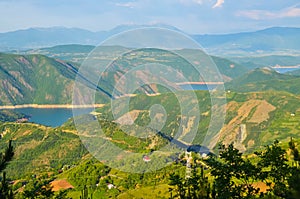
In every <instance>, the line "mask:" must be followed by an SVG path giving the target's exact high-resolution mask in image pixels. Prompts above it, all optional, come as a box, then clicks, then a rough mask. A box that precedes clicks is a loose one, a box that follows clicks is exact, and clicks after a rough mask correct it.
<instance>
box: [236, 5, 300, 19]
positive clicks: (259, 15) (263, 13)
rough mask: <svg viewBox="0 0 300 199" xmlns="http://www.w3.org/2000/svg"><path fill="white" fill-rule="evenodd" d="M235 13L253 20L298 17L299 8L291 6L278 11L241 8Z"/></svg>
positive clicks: (299, 14) (299, 13) (299, 15)
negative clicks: (241, 9)
mask: <svg viewBox="0 0 300 199" xmlns="http://www.w3.org/2000/svg"><path fill="white" fill-rule="evenodd" d="M236 15H237V16H242V17H247V18H250V19H255V20H262V19H279V18H288V17H300V8H297V7H295V6H292V7H288V8H285V9H282V10H279V11H268V10H243V11H239V12H237V13H236Z"/></svg>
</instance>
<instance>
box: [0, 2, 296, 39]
mask: <svg viewBox="0 0 300 199" xmlns="http://www.w3.org/2000/svg"><path fill="white" fill-rule="evenodd" d="M157 23H160V24H167V25H172V26H175V27H177V28H179V29H181V30H183V31H185V32H187V33H190V34H196V33H197V34H224V33H233V32H246V31H254V30H259V29H264V28H268V27H274V26H285V27H300V2H299V0H123V1H122V0H107V1H103V0H0V32H8V31H14V30H19V29H27V28H30V27H52V26H64V27H77V28H83V29H88V30H91V31H101V30H109V29H112V28H114V27H116V26H118V25H124V24H125V25H130V24H138V25H141V24H146V25H151V24H157Z"/></svg>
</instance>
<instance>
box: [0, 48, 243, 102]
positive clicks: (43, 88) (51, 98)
mask: <svg viewBox="0 0 300 199" xmlns="http://www.w3.org/2000/svg"><path fill="white" fill-rule="evenodd" d="M91 48H92V46H79V45H69V46H56V47H53V48H47V49H41V50H38V51H35V52H37V53H44V54H47V55H49V56H53V58H50V57H47V56H44V55H39V54H32V55H31V54H28V55H27V54H26V55H17V54H4V53H0V77H1V80H0V84H1V85H2V86H1V88H0V93H2V94H1V95H0V105H11V104H12V105H15V104H70V103H71V102H72V97H71V96H72V91H73V85H74V80H75V78H76V75H77V72H78V71H77V70H78V67H79V64H76V63H73V62H69V61H61V60H60V59H62V58H64V59H66V60H71V61H78V60H79V59H80V58H79V57H81V60H82V58H83V57H84V56H85V55H86V54H87V52H89V50H90V49H91ZM101 50H102V52H103V53H102V54H101V55H98V57H99V58H101V60H102V62H103V63H110V62H111V61H110V60H112V59H113V58H114V55H115V53H118V52H124V51H127V50H128V49H126V48H124V47H120V46H107V47H103V48H102V49H101ZM31 52H32V51H31ZM70 52H71V53H70ZM74 52H76V53H74ZM134 53H135V55H133V54H134ZM180 53H182V54H184V53H185V54H187V55H188V56H195V55H194V54H195V53H198V52H197V51H193V50H181V51H180ZM149 57H151V60H150V59H149ZM162 58H163V59H162ZM212 59H213V61H214V62H215V63H216V65H217V66H218V68H219V70H220V72H221V75H223V78H224V79H225V81H229V80H231V79H232V78H235V77H238V76H241V75H242V74H244V73H246V72H247V68H245V67H243V66H242V65H239V64H236V63H234V62H231V61H229V60H227V59H223V58H219V57H212ZM102 62H101V63H102ZM97 63H98V62H97ZM142 64H163V65H167V66H170V67H172V68H174V69H176V70H177V71H179V72H180V73H182V75H183V76H184V77H186V78H187V81H190V82H199V81H203V79H202V78H200V75H199V74H198V72H197V71H195V68H194V67H193V66H191V64H190V63H188V62H187V61H186V60H185V59H183V58H181V57H179V56H176V55H175V54H174V53H172V52H168V51H163V50H158V49H142V50H138V51H134V52H131V53H126V54H124V56H122V58H121V59H118V60H115V61H114V62H113V63H111V65H110V68H109V70H107V71H105V72H104V73H105V75H103V74H102V76H101V79H100V80H99V82H98V85H94V83H92V82H90V80H89V78H91V77H90V76H89V77H83V76H80V77H79V80H80V81H82V82H83V83H85V84H86V85H88V86H89V87H95V88H97V89H98V90H101V89H102V90H105V91H106V92H108V93H113V89H114V87H115V85H116V83H117V82H118V80H119V79H120V78H121V77H122V75H123V74H125V73H126V72H128V71H129V70H131V69H133V68H134V67H135V66H137V65H142ZM92 70H95V71H90V72H91V73H89V74H98V71H97V68H94V69H92ZM205 70H206V71H202V72H203V73H205V74H206V75H208V74H210V73H211V71H210V70H209V68H206V69H205ZM140 72H141V73H142V74H144V75H145V77H146V76H148V75H147V74H148V72H150V71H140ZM197 74H198V75H197ZM99 76H100V74H99ZM156 78H157V79H161V81H163V82H170V80H167V79H166V78H163V77H160V76H156ZM177 79H178V78H175V79H173V80H172V81H175V82H176V83H180V78H179V79H178V80H177ZM145 81H146V79H145ZM165 91H166V90H164V89H161V88H157V87H156V86H154V85H145V86H144V87H142V88H140V89H139V92H142V93H145V92H146V93H157V92H165ZM125 94H126V93H125ZM106 100H107V97H105V94H103V93H101V92H100V93H98V94H97V103H103V102H106Z"/></svg>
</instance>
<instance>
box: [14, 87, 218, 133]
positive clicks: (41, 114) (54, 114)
mask: <svg viewBox="0 0 300 199" xmlns="http://www.w3.org/2000/svg"><path fill="white" fill-rule="evenodd" d="M216 86H217V85H212V84H210V85H208V86H207V85H202V84H184V85H180V87H181V88H182V89H184V90H212V89H214V88H215V87H216ZM77 110H78V111H76V115H82V114H87V113H90V112H92V111H93V110H94V109H93V108H81V109H77ZM15 111H17V112H19V113H23V114H25V115H28V116H30V119H29V122H33V123H37V124H42V125H45V126H52V127H57V126H61V125H62V124H63V123H65V122H66V121H67V120H68V119H69V118H72V117H73V112H72V109H65V108H49V109H48V108H20V109H15ZM76 115H74V116H76Z"/></svg>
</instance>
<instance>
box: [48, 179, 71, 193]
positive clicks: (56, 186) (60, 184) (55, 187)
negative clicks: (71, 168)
mask: <svg viewBox="0 0 300 199" xmlns="http://www.w3.org/2000/svg"><path fill="white" fill-rule="evenodd" d="M50 185H51V186H52V191H59V190H61V189H73V188H74V187H73V186H72V185H71V184H70V183H69V182H68V181H67V180H65V179H63V180H54V181H52V182H51V183H50Z"/></svg>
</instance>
